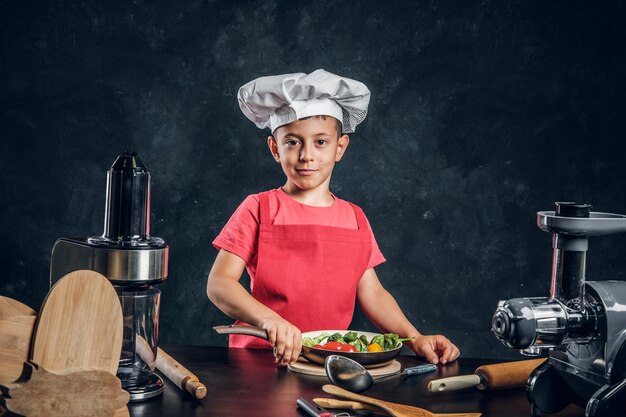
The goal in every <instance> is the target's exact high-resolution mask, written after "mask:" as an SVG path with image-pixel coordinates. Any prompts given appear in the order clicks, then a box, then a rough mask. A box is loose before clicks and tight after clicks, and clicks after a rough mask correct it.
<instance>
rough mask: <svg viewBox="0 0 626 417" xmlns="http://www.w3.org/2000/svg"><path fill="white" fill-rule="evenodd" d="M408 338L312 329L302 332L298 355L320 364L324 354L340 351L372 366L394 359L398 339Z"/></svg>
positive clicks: (397, 350)
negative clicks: (300, 351) (300, 353)
mask: <svg viewBox="0 0 626 417" xmlns="http://www.w3.org/2000/svg"><path fill="white" fill-rule="evenodd" d="M410 339H412V338H401V337H400V336H399V335H397V334H395V333H384V334H381V333H372V332H361V331H356V330H316V331H311V332H305V333H302V356H304V357H305V358H306V359H307V360H308V361H309V362H313V363H316V364H318V365H324V361H325V360H326V357H327V356H330V355H341V356H345V357H348V358H350V359H352V360H355V361H357V362H358V363H360V364H361V365H363V366H365V367H370V368H373V367H377V366H384V365H386V364H388V363H389V362H391V361H392V360H394V359H395V358H396V357H397V356H398V355H399V354H400V350H401V349H402V342H404V341H406V340H410Z"/></svg>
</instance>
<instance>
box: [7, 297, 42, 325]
mask: <svg viewBox="0 0 626 417" xmlns="http://www.w3.org/2000/svg"><path fill="white" fill-rule="evenodd" d="M35 314H37V313H36V312H35V310H33V309H32V308H30V307H28V306H27V305H26V304H23V303H20V302H19V301H17V300H14V299H12V298H9V297H5V296H3V295H0V320H4V319H7V318H9V317H13V316H34V315H35Z"/></svg>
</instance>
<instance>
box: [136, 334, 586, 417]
mask: <svg viewBox="0 0 626 417" xmlns="http://www.w3.org/2000/svg"><path fill="white" fill-rule="evenodd" d="M163 349H164V350H165V351H166V352H167V353H169V354H170V355H172V356H173V357H174V358H175V359H176V360H178V361H179V362H180V363H181V364H183V365H184V366H186V367H187V368H188V369H189V370H191V371H192V372H194V373H195V374H196V375H197V376H198V377H199V378H200V380H201V381H202V382H203V383H204V384H205V385H206V386H207V396H206V397H205V398H204V399H202V400H195V399H193V398H191V397H190V396H189V395H188V394H186V393H183V392H182V391H181V390H180V389H178V388H177V387H176V386H175V385H173V384H172V383H171V382H170V381H168V380H167V379H165V378H164V382H165V385H166V387H165V392H164V393H163V395H161V396H159V397H156V398H153V399H151V400H147V401H144V402H139V403H131V404H129V409H130V414H131V416H132V417H165V416H167V417H176V416H181V417H182V416H185V417H192V416H207V417H209V416H211V417H212V416H215V417H218V416H219V417H243V416H251V417H290V416H293V417H303V416H306V414H305V413H304V412H303V411H302V410H299V409H298V408H297V407H296V399H297V398H298V397H304V398H306V399H308V400H311V399H312V398H315V397H328V396H330V395H328V394H326V393H324V392H323V391H322V389H321V387H322V385H324V384H326V383H328V380H327V379H326V377H316V376H308V375H303V374H299V373H295V372H292V371H289V370H288V369H286V368H278V367H276V366H275V365H274V363H273V357H272V354H271V352H270V351H269V350H254V349H228V348H223V347H188V346H175V345H165V346H163ZM399 361H400V362H401V363H402V366H403V368H404V367H407V366H415V365H419V364H422V363H423V362H421V361H419V360H418V358H417V357H415V356H400V357H399ZM493 362H494V361H487V360H482V359H481V360H479V359H468V358H461V359H460V360H458V361H457V362H455V363H453V364H452V365H448V366H445V367H440V368H439V369H438V370H437V371H436V372H434V373H430V374H427V375H420V376H414V377H410V378H406V379H404V380H402V381H400V380H398V379H395V378H390V379H388V380H386V381H384V382H381V383H379V384H378V385H375V386H374V387H372V388H370V389H369V390H368V391H366V392H365V393H364V394H365V395H368V396H371V397H376V398H379V399H382V400H387V401H394V402H398V403H403V404H408V405H414V406H417V407H422V408H425V409H427V410H430V411H432V412H436V413H455V412H481V413H482V415H483V416H484V417H490V416H493V417H496V416H498V417H501V416H506V417H518V416H519V417H528V416H530V404H529V403H528V401H527V400H526V394H525V392H524V390H523V389H521V388H520V389H514V390H507V391H494V392H483V391H479V390H477V389H470V390H465V391H457V392H448V393H429V392H428V391H427V389H426V386H427V385H428V381H429V380H431V379H436V378H444V377H449V376H453V375H459V374H471V373H473V372H474V369H476V367H478V366H480V365H484V364H487V363H493ZM351 414H352V415H357V414H356V413H355V412H354V411H352V412H351ZM362 415H374V414H371V413H370V414H367V413H366V412H365V413H363V414H362ZM555 416H561V417H565V416H567V417H582V416H584V411H583V410H582V409H581V408H579V407H576V406H573V405H572V406H569V407H568V408H566V409H565V410H564V411H562V412H561V413H559V414H555Z"/></svg>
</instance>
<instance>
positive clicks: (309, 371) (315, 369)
mask: <svg viewBox="0 0 626 417" xmlns="http://www.w3.org/2000/svg"><path fill="white" fill-rule="evenodd" d="M401 368H402V365H400V362H398V361H396V360H394V361H391V362H390V363H388V364H386V365H383V366H379V367H377V368H368V369H367V371H368V372H369V373H370V374H371V375H372V376H373V377H377V376H385V375H391V374H395V373H397V372H400V370H401ZM287 369H289V370H290V371H293V372H298V373H301V374H306V375H314V376H326V371H325V370H324V367H323V366H322V365H317V364H314V363H311V362H309V361H307V360H305V359H300V360H298V362H296V363H295V364H293V365H291V364H289V365H287Z"/></svg>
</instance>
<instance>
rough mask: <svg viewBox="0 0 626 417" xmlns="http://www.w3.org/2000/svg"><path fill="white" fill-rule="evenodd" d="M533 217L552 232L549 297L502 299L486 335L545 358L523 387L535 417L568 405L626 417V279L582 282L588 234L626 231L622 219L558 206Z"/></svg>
mask: <svg viewBox="0 0 626 417" xmlns="http://www.w3.org/2000/svg"><path fill="white" fill-rule="evenodd" d="M555 205H556V207H555V211H542V212H539V213H537V225H538V226H539V228H540V229H541V230H544V231H546V232H550V233H552V247H553V259H552V284H551V290H550V297H535V298H514V299H510V300H506V301H500V302H499V303H498V308H497V310H496V312H495V314H494V316H493V322H492V331H493V332H494V334H495V335H496V336H497V337H498V338H499V339H500V340H501V341H502V342H503V343H504V344H505V345H507V346H508V347H511V348H514V349H520V350H521V351H522V353H524V354H528V355H538V354H540V353H541V352H542V351H544V350H548V352H549V358H548V360H547V361H546V362H544V363H543V364H542V365H540V366H539V367H538V368H537V369H536V370H535V371H534V372H533V373H532V374H531V375H530V377H529V379H528V381H527V383H526V393H527V396H528V400H529V401H530V403H531V410H532V415H533V416H539V415H541V414H542V413H556V412H559V411H561V410H562V409H563V408H565V407H566V406H567V405H568V404H572V403H573V404H577V405H579V406H581V407H583V408H585V415H586V416H624V415H626V282H624V281H614V280H610V281H586V280H585V271H586V262H587V259H586V256H587V249H588V237H589V236H601V235H607V234H612V233H618V232H626V216H623V215H619V214H610V213H600V212H591V211H590V208H591V206H590V205H588V204H577V203H556V204H555Z"/></svg>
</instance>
